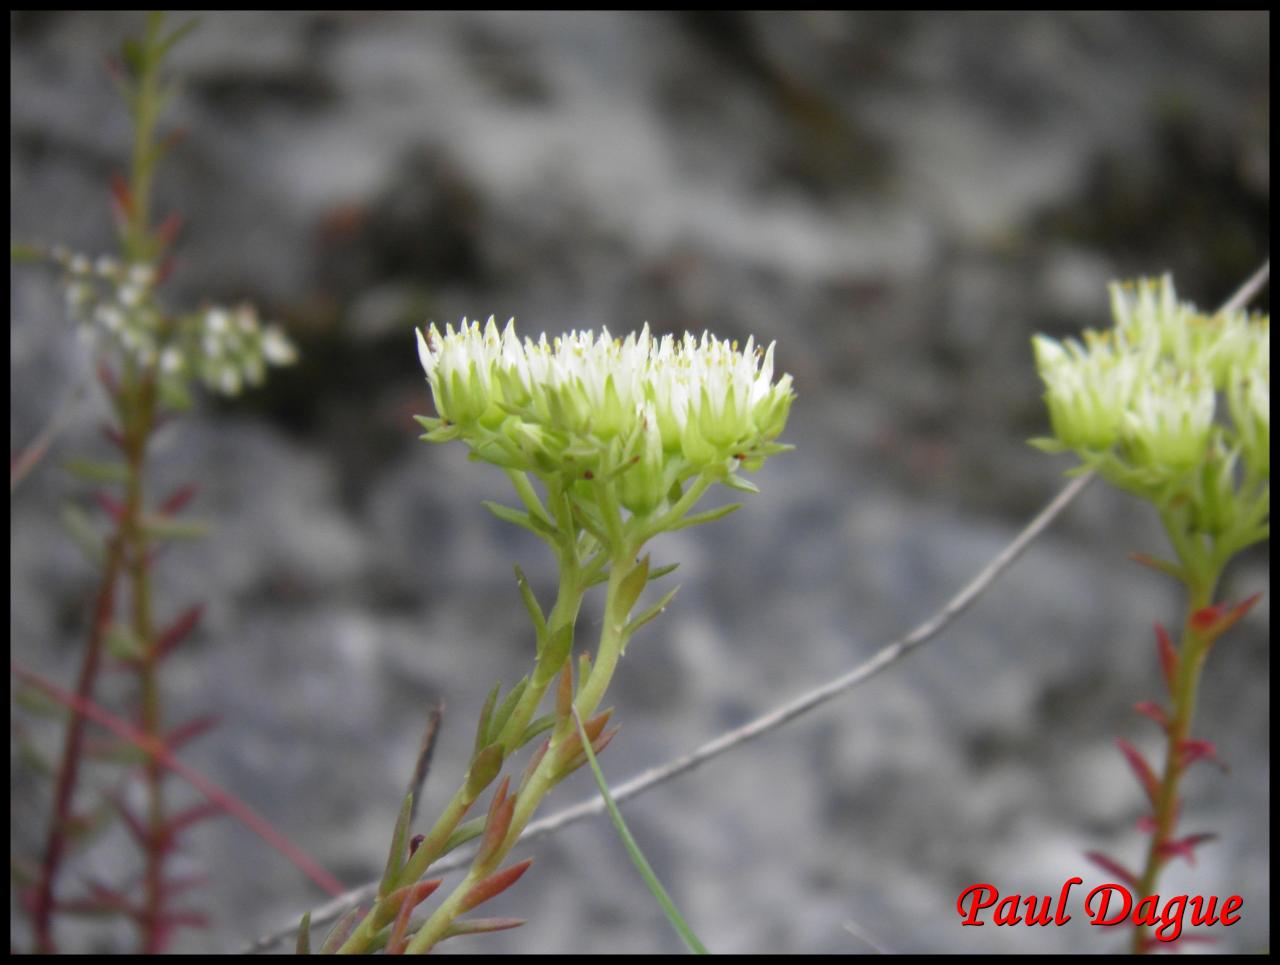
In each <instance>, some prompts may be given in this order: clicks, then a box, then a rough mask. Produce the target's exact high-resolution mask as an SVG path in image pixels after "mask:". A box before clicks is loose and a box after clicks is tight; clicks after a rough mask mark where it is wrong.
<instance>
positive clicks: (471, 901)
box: [458, 858, 533, 914]
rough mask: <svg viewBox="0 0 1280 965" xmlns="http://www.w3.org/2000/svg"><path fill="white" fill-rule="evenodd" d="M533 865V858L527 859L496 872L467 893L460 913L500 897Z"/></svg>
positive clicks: (460, 907)
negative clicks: (496, 896) (497, 896)
mask: <svg viewBox="0 0 1280 965" xmlns="http://www.w3.org/2000/svg"><path fill="white" fill-rule="evenodd" d="M531 864H533V859H532V858H525V859H524V860H523V861H521V862H519V863H518V864H513V865H510V866H509V867H506V868H503V869H502V870H501V871H495V872H494V873H493V874H491V875H489V877H487V878H485V879H484V880H483V881H481V882H479V883H478V884H476V885H475V887H473V888H472V889H471V890H470V891H468V892H467V895H466V897H465V898H463V899H462V904H461V906H459V908H458V911H459V913H460V914H462V913H465V912H468V911H470V910H471V909H472V908H475V907H476V906H477V905H482V904H484V903H485V902H486V901H488V900H489V899H490V898H493V897H494V896H495V895H500V894H502V893H503V892H504V891H506V890H507V889H508V888H510V887H511V886H512V885H514V884H515V883H516V882H517V881H519V880H520V876H521V875H523V874H524V873H525V872H526V871H528V870H529V865H531Z"/></svg>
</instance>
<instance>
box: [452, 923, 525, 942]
mask: <svg viewBox="0 0 1280 965" xmlns="http://www.w3.org/2000/svg"><path fill="white" fill-rule="evenodd" d="M524 923H525V919H523V918H469V919H467V920H466V921H455V922H454V923H453V924H452V925H450V926H449V928H448V929H447V930H446V931H445V933H444V938H441V939H440V940H441V941H444V939H445V938H455V937H457V936H458V935H482V934H484V933H485V932H491V931H506V930H507V929H508V928H519V927H520V926H521V925H523V924H524Z"/></svg>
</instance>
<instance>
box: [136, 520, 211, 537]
mask: <svg viewBox="0 0 1280 965" xmlns="http://www.w3.org/2000/svg"><path fill="white" fill-rule="evenodd" d="M142 528H143V530H144V531H145V532H146V534H147V535H148V536H149V537H151V538H152V539H199V538H200V537H202V536H205V535H207V534H208V532H209V524H208V523H205V522H202V521H200V520H178V519H172V518H170V517H168V516H146V517H144V518H143V520H142Z"/></svg>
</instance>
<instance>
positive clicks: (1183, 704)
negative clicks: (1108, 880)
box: [1032, 277, 1271, 953]
mask: <svg viewBox="0 0 1280 965" xmlns="http://www.w3.org/2000/svg"><path fill="white" fill-rule="evenodd" d="M1112 313H1113V316H1114V320H1115V326H1114V327H1113V328H1112V329H1110V330H1107V331H1104V332H1095V331H1086V332H1085V333H1084V340H1083V342H1077V341H1069V342H1067V343H1065V344H1063V343H1059V342H1057V341H1055V340H1053V339H1048V338H1045V337H1043V336H1040V337H1037V338H1036V340H1035V343H1034V344H1035V352H1036V360H1037V365H1038V368H1039V370H1040V375H1041V377H1042V378H1043V379H1044V382H1045V386H1046V392H1045V400H1046V403H1047V405H1048V408H1049V415H1050V421H1051V423H1052V425H1053V430H1054V435H1053V436H1052V437H1051V438H1045V439H1035V440H1032V444H1033V445H1036V446H1038V447H1039V448H1041V449H1044V450H1046V451H1050V452H1060V451H1064V450H1070V451H1073V452H1075V453H1076V454H1077V455H1078V456H1079V457H1080V458H1081V460H1082V462H1083V463H1084V466H1083V467H1082V468H1088V469H1093V470H1096V471H1097V472H1098V473H1099V474H1100V475H1102V476H1103V478H1105V479H1107V480H1108V481H1110V482H1111V483H1113V484H1114V485H1116V486H1118V487H1119V488H1121V489H1124V490H1126V491H1128V492H1131V493H1133V494H1135V495H1137V496H1139V497H1141V498H1143V499H1145V500H1146V501H1148V502H1150V503H1151V504H1152V505H1153V506H1154V507H1155V509H1156V510H1157V512H1158V513H1159V515H1160V519H1161V522H1162V523H1163V525H1164V529H1165V532H1166V534H1167V535H1168V537H1169V541H1170V544H1171V545H1172V548H1173V557H1174V558H1173V559H1172V560H1161V559H1156V558H1154V557H1151V556H1146V555H1141V556H1139V557H1138V559H1139V561H1140V562H1143V563H1145V564H1147V565H1149V566H1151V567H1152V568H1154V569H1156V570H1158V571H1160V572H1162V573H1165V574H1166V575H1169V576H1172V577H1174V578H1175V579H1177V580H1178V581H1179V582H1181V583H1182V584H1183V586H1184V587H1185V589H1186V593H1187V611H1186V616H1185V618H1184V620H1183V626H1182V631H1181V634H1180V640H1179V643H1178V644H1177V645H1176V646H1175V645H1174V643H1173V642H1172V640H1171V639H1170V638H1169V635H1168V633H1167V632H1166V631H1165V630H1164V628H1163V627H1161V626H1159V625H1157V627H1156V642H1157V649H1158V656H1159V662H1160V666H1161V669H1162V672H1163V677H1164V683H1165V686H1166V688H1167V690H1168V694H1169V699H1170V705H1169V707H1168V709H1166V708H1164V707H1162V706H1160V705H1158V704H1154V703H1150V702H1144V703H1141V704H1139V705H1138V708H1137V709H1138V710H1139V712H1141V713H1143V714H1145V715H1146V716H1148V717H1150V718H1151V719H1152V720H1153V721H1155V722H1156V724H1157V725H1158V726H1160V727H1161V728H1162V729H1163V730H1164V732H1165V736H1166V747H1165V753H1164V761H1163V765H1162V767H1161V770H1160V771H1159V773H1157V772H1156V771H1155V770H1154V769H1153V768H1152V767H1151V766H1150V765H1149V764H1148V763H1147V762H1146V760H1145V759H1144V758H1143V757H1142V755H1141V754H1139V753H1138V751H1137V750H1136V749H1134V748H1133V747H1132V746H1131V745H1129V744H1128V743H1127V742H1125V741H1120V742H1119V746H1120V749H1121V751H1122V752H1123V753H1124V754H1125V756H1126V758H1127V759H1128V762H1129V765H1130V767H1131V768H1132V770H1133V771H1134V774H1135V775H1136V777H1137V778H1138V781H1139V783H1140V784H1141V785H1142V787H1143V789H1144V791H1145V792H1146V794H1147V797H1148V799H1149V803H1150V805H1151V813H1150V814H1149V815H1147V816H1144V818H1143V820H1142V821H1141V822H1140V827H1141V828H1142V829H1143V830H1144V831H1146V832H1147V833H1148V834H1150V842H1149V844H1148V846H1147V851H1146V859H1145V861H1144V864H1143V866H1142V871H1141V872H1140V873H1137V874H1135V873H1133V872H1131V871H1129V870H1128V869H1127V868H1125V867H1124V865H1122V864H1121V863H1119V862H1117V861H1115V860H1114V859H1112V858H1110V857H1108V856H1106V855H1102V854H1098V853H1091V854H1090V855H1089V857H1090V858H1091V859H1092V860H1094V861H1095V862H1096V863H1097V864H1098V865H1099V866H1101V867H1102V868H1104V869H1105V870H1107V871H1108V872H1109V873H1112V874H1116V875H1119V876H1121V877H1122V878H1124V879H1125V880H1126V882H1127V883H1128V884H1130V885H1132V886H1133V887H1134V888H1135V889H1136V890H1137V898H1138V900H1139V901H1141V900H1143V899H1146V898H1148V896H1151V895H1154V894H1156V892H1157V887H1158V884H1159V878H1160V874H1161V871H1162V870H1163V869H1164V868H1165V867H1166V866H1167V865H1168V863H1169V861H1170V860H1172V859H1173V858H1175V857H1184V858H1186V859H1187V860H1188V861H1190V862H1193V863H1194V854H1195V848H1196V847H1197V846H1198V845H1200V844H1202V843H1204V842H1205V841H1207V840H1210V839H1211V838H1212V837H1214V836H1213V835H1212V834H1207V833H1197V834H1191V835H1187V836H1184V837H1181V838H1179V837H1178V836H1177V833H1178V832H1177V823H1178V818H1179V812H1180V806H1181V799H1180V797H1179V787H1180V784H1181V781H1182V779H1183V777H1184V776H1185V775H1186V773H1187V771H1188V769H1189V768H1190V766H1191V765H1192V764H1193V763H1194V762H1195V761H1196V760H1199V759H1201V758H1205V757H1212V756H1213V754H1214V749H1213V746H1212V745H1211V744H1209V743H1208V742H1207V741H1202V740H1197V739H1194V738H1192V737H1191V726H1192V722H1193V720H1194V716H1195V708H1196V695H1197V692H1198V689H1199V684H1200V677H1201V674H1202V672H1203V670H1204V665H1205V661H1206V659H1207V657H1208V655H1209V652H1210V650H1211V649H1212V647H1213V644H1214V642H1215V641H1216V640H1217V639H1218V638H1219V637H1221V636H1222V635H1223V634H1224V633H1225V632H1226V631H1227V630H1229V629H1230V628H1231V627H1232V626H1233V625H1234V624H1235V623H1236V622H1238V621H1239V620H1240V619H1242V618H1243V617H1244V615H1245V614H1246V613H1247V612H1248V610H1249V609H1250V608H1251V607H1252V606H1253V604H1254V603H1255V602H1256V601H1257V599H1258V597H1257V596H1254V597H1252V598H1250V599H1249V600H1246V601H1244V602H1243V603H1241V604H1238V605H1236V606H1234V607H1229V606H1227V605H1225V604H1217V605H1214V603H1213V599H1214V595H1215V593H1216V592H1217V587H1218V585H1219V583H1220V581H1221V577H1222V573H1223V571H1224V570H1225V568H1226V566H1227V565H1228V563H1229V562H1230V561H1231V559H1232V558H1234V557H1235V556H1236V555H1237V554H1238V553H1240V552H1241V551H1243V550H1244V549H1246V548H1248V547H1249V546H1252V545H1253V544H1255V543H1258V542H1261V541H1263V540H1266V539H1268V538H1269V536H1270V515H1271V478H1270V471H1271V469H1270V447H1271V440H1270V435H1271V421H1270V420H1271V414H1270V413H1271V363H1270V357H1271V356H1270V318H1269V317H1268V316H1262V315H1252V316H1250V315H1247V314H1246V313H1244V312H1243V311H1239V310H1223V311H1220V312H1219V313H1217V314H1216V315H1213V316H1206V315H1203V314H1201V313H1199V312H1197V311H1196V309H1195V307H1194V306H1192V305H1189V304H1185V303H1181V302H1179V301H1178V299H1177V296H1176V295H1175V293H1174V289H1173V284H1172V282H1171V280H1170V279H1169V278H1167V277H1166V278H1163V279H1159V280H1143V281H1139V282H1137V283H1136V284H1132V285H1115V286H1113V287H1112ZM1224 417H1225V418H1224ZM1160 945H1161V941H1160V940H1159V938H1158V933H1157V936H1153V935H1152V934H1151V933H1150V931H1149V928H1148V927H1147V926H1145V925H1142V924H1137V925H1135V928H1134V932H1133V938H1132V950H1133V951H1134V952H1135V953H1145V952H1148V951H1151V950H1153V948H1157V947H1159V946H1160Z"/></svg>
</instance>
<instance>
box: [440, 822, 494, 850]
mask: <svg viewBox="0 0 1280 965" xmlns="http://www.w3.org/2000/svg"><path fill="white" fill-rule="evenodd" d="M487 818H488V816H487V815H483V814H482V815H481V816H480V817H478V818H472V819H471V820H470V821H467V822H465V823H463V824H460V825H458V826H457V827H456V828H455V829H454V831H453V834H451V835H449V840H447V841H446V842H445V843H444V847H443V848H441V849H440V857H442V858H443V857H444V856H445V855H446V854H448V853H449V852H450V851H452V850H453V849H454V848H459V847H461V846H462V845H464V844H466V843H467V842H468V841H472V840H474V839H475V838H478V837H480V835H482V834H484V824H485V821H486V820H487Z"/></svg>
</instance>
